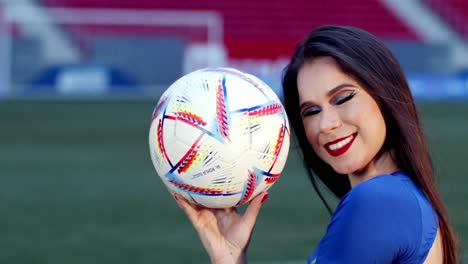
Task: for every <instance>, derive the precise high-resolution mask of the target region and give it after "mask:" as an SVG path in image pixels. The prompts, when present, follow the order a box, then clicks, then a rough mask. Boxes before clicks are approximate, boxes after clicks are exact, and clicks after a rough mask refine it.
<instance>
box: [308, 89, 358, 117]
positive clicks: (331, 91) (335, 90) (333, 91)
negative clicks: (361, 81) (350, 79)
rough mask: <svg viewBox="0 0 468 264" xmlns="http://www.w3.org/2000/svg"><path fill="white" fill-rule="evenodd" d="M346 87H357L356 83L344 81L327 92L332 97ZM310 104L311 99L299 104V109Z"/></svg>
mask: <svg viewBox="0 0 468 264" xmlns="http://www.w3.org/2000/svg"><path fill="white" fill-rule="evenodd" d="M345 87H356V85H354V84H350V83H342V84H340V85H337V86H336V87H333V88H332V89H330V91H328V92H327V97H330V96H331V95H332V94H334V93H336V92H338V91H339V90H341V89H343V88H345ZM308 105H311V102H309V101H305V102H303V103H302V104H301V105H300V106H299V110H301V109H302V108H303V107H305V106H308Z"/></svg>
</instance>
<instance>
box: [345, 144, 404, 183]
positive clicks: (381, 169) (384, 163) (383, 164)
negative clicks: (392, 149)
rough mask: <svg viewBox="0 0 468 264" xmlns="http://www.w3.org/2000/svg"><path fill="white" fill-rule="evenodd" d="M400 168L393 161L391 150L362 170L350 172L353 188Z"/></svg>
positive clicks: (349, 176)
mask: <svg viewBox="0 0 468 264" xmlns="http://www.w3.org/2000/svg"><path fill="white" fill-rule="evenodd" d="M397 170H398V166H397V165H396V164H395V162H394V161H393V159H392V157H391V155H390V153H389V152H385V153H383V154H382V155H380V156H379V157H378V158H376V159H374V160H372V161H371V162H370V163H369V164H367V166H365V167H364V168H362V169H361V170H358V171H355V172H353V173H350V174H348V178H349V181H350V183H351V188H354V186H356V185H358V184H359V183H361V182H364V181H367V180H369V179H372V178H374V177H375V176H378V175H382V174H390V173H393V172H395V171H397Z"/></svg>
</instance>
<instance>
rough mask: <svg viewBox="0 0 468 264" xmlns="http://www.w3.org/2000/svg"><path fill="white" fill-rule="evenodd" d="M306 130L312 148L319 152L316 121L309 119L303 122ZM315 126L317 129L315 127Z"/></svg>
mask: <svg viewBox="0 0 468 264" xmlns="http://www.w3.org/2000/svg"><path fill="white" fill-rule="evenodd" d="M303 125H304V130H305V133H306V137H307V140H308V141H309V144H310V145H311V146H312V149H313V150H314V151H315V152H317V151H318V149H319V147H318V131H315V129H316V128H317V125H314V122H312V121H310V120H308V121H304V122H303ZM314 128H315V129H314Z"/></svg>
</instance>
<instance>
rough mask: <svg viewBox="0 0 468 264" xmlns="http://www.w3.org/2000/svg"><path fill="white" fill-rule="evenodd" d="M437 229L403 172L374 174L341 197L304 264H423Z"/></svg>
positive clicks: (428, 207) (424, 201)
mask: <svg viewBox="0 0 468 264" xmlns="http://www.w3.org/2000/svg"><path fill="white" fill-rule="evenodd" d="M437 227H438V219H437V215H436V213H435V211H434V209H433V208H432V206H431V204H430V203H429V201H428V200H427V198H426V196H425V195H424V194H423V192H422V191H421V190H420V188H419V187H417V186H416V185H415V184H414V182H413V181H412V180H411V179H410V178H409V177H408V176H407V175H406V174H404V173H403V172H401V171H399V172H396V173H393V174H389V175H380V176H376V177H374V178H372V179H369V180H367V181H365V182H362V183H360V184H358V185H357V186H355V187H354V188H352V189H351V190H350V191H349V192H348V193H347V194H346V195H345V196H344V197H343V198H342V199H341V201H340V203H339V204H338V206H337V208H336V210H335V212H334V213H333V216H332V219H331V222H330V224H329V225H328V228H327V232H326V234H325V236H324V237H323V238H322V240H321V241H320V243H319V244H318V246H317V248H316V250H315V252H314V253H313V254H312V255H311V256H310V257H309V260H308V263H317V264H322V263H326V264H335V263H336V264H338V263H339V264H343V263H360V264H366V263H379V264H385V263H389V264H390V263H423V262H424V260H425V259H426V257H427V254H428V253H429V250H430V248H431V246H432V243H433V242H434V239H435V237H436V234H437Z"/></svg>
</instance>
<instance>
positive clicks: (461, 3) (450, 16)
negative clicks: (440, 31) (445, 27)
mask: <svg viewBox="0 0 468 264" xmlns="http://www.w3.org/2000/svg"><path fill="white" fill-rule="evenodd" d="M425 2H426V3H427V4H428V5H429V6H430V7H431V8H432V10H433V11H434V12H436V13H437V14H438V15H439V16H440V17H441V18H442V19H443V20H444V21H445V22H446V23H448V24H449V25H450V26H451V27H452V28H453V29H455V30H456V31H457V32H458V33H459V34H461V35H462V36H463V37H464V38H465V39H468V16H467V14H468V1H465V0H425Z"/></svg>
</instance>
